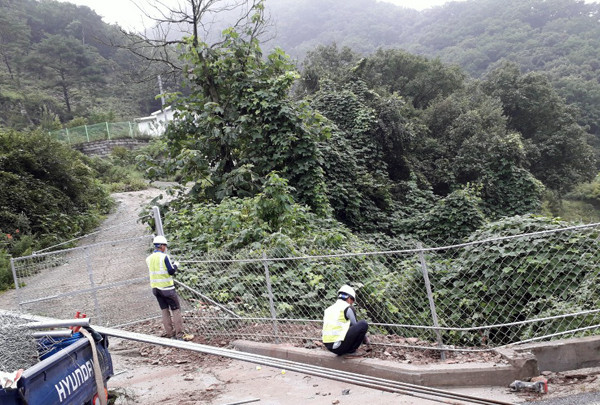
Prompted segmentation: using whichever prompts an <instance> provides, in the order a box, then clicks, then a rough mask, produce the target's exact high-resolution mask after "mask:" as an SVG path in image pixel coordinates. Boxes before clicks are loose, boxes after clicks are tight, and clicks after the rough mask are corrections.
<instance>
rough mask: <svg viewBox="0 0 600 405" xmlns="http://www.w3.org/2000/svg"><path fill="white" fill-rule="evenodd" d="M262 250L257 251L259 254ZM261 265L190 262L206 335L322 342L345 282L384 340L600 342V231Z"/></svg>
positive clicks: (280, 257)
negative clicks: (596, 338) (597, 337)
mask: <svg viewBox="0 0 600 405" xmlns="http://www.w3.org/2000/svg"><path fill="white" fill-rule="evenodd" d="M259 251H260V250H257V252H259ZM269 253H270V255H267V254H266V253H256V254H255V256H258V257H254V258H248V257H246V258H243V257H232V256H231V254H229V253H226V254H225V253H224V254H220V255H219V254H213V255H212V256H207V255H202V256H201V255H197V254H194V253H189V254H186V255H185V257H184V256H180V261H181V262H182V263H183V266H182V272H181V275H180V276H179V278H178V280H179V291H180V295H181V296H182V297H184V298H185V299H187V300H188V301H189V302H190V304H191V306H192V307H193V308H194V310H193V311H192V312H191V313H190V315H189V316H188V318H189V320H190V321H191V322H195V323H196V324H197V325H196V326H197V327H198V328H199V333H202V334H205V335H209V336H210V335H214V336H219V335H226V336H239V337H243V338H247V339H254V340H271V341H273V340H274V341H289V340H293V339H304V340H307V341H310V340H319V339H320V327H321V323H320V320H321V318H322V315H323V310H324V309H325V308H326V307H327V306H329V305H330V304H332V303H333V302H334V301H335V299H336V292H337V289H338V288H339V287H340V286H341V285H342V284H346V283H348V284H351V285H353V286H354V287H355V288H356V289H357V295H358V297H357V299H358V300H357V304H358V305H357V308H358V314H359V318H363V319H366V320H367V321H369V323H370V324H371V328H370V330H371V332H372V333H373V334H376V335H378V336H382V337H386V336H387V337H390V336H396V337H398V336H400V337H402V338H403V339H405V340H406V339H409V341H410V342H413V343H414V342H423V341H425V342H429V346H430V347H442V348H449V347H470V348H490V347H497V346H502V345H507V344H513V343H518V342H524V341H531V340H547V339H552V338H558V337H565V338H566V337H573V336H585V335H591V334H597V333H598V328H599V327H600V310H599V308H600V306H599V305H598V304H599V302H598V300H599V298H598V296H599V294H598V292H599V291H598V289H599V288H600V287H598V285H599V283H598V281H599V280H598V278H599V271H600V270H599V269H600V266H599V265H600V240H599V232H598V227H597V224H595V225H589V226H580V227H573V228H566V229H557V230H552V231H544V232H538V233H531V234H525V235H515V236H511V237H503V238H495V239H489V240H483V241H474V242H471V243H466V244H462V245H455V246H446V247H422V246H419V247H416V248H415V249H409V250H401V251H391V252H370V253H364V252H363V253H360V252H358V253H347V254H338V255H325V256H307V257H285V254H283V252H277V251H274V250H271V251H270V252H269Z"/></svg>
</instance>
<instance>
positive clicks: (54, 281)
mask: <svg viewBox="0 0 600 405" xmlns="http://www.w3.org/2000/svg"><path fill="white" fill-rule="evenodd" d="M107 225H108V226H107V227H105V228H103V229H101V230H98V231H97V232H94V233H92V234H89V235H86V236H85V237H82V238H80V239H79V240H77V242H79V243H80V244H82V246H78V247H74V248H68V249H62V250H59V251H51V252H48V251H39V252H36V253H35V254H33V255H31V256H26V257H19V258H15V259H12V260H11V266H12V271H13V277H14V278H15V286H16V297H17V302H18V307H19V309H20V310H22V311H25V312H28V313H33V314H36V315H42V316H49V317H53V318H59V319H65V318H72V317H73V316H74V315H75V314H76V312H81V313H85V314H86V315H87V316H88V317H91V318H93V322H94V324H96V325H103V326H115V325H119V324H122V323H127V322H132V321H136V320H140V319H144V318H150V317H154V316H156V314H157V307H156V299H155V298H154V296H152V294H151V292H150V288H149V281H148V269H147V267H146V263H145V258H146V256H147V255H148V254H149V252H150V247H151V242H152V235H150V234H149V232H147V231H146V229H145V226H143V225H141V224H140V223H139V221H138V220H137V219H134V220H131V221H130V222H127V223H119V224H110V223H109V224H107ZM70 242H72V241H70ZM65 243H68V242H65ZM58 247H60V246H54V247H52V248H54V249H56V248H58ZM52 248H49V249H52Z"/></svg>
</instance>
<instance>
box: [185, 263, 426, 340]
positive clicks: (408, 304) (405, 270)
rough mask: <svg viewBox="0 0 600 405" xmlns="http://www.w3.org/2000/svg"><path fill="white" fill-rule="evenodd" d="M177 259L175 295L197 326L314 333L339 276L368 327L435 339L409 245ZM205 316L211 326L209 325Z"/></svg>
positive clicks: (284, 334)
mask: <svg viewBox="0 0 600 405" xmlns="http://www.w3.org/2000/svg"><path fill="white" fill-rule="evenodd" d="M182 263H183V266H182V272H181V274H180V276H179V277H178V280H179V281H180V295H181V296H182V297H183V298H185V299H187V300H189V301H190V303H191V304H192V306H193V307H194V308H195V311H196V312H195V314H196V315H195V316H196V317H197V318H201V319H202V320H203V321H204V322H203V323H201V331H200V332H201V333H203V334H208V335H219V334H223V335H228V336H232V335H235V336H239V337H245V338H252V335H254V338H257V339H260V340H264V339H266V338H271V339H270V340H273V339H274V340H289V339H306V340H311V339H317V340H319V339H320V334H321V319H322V317H323V311H324V309H325V308H327V307H328V306H329V305H331V304H333V303H334V302H335V300H336V298H337V291H338V289H339V288H340V287H341V286H342V285H343V284H352V285H354V286H356V287H357V288H358V293H357V294H358V296H357V304H358V305H357V311H358V316H359V318H362V319H366V320H367V321H369V322H370V323H371V325H372V332H373V333H377V334H384V335H385V334H396V335H402V336H405V337H418V338H422V339H429V340H432V339H433V340H435V339H434V336H435V334H434V330H433V329H432V328H431V327H432V326H433V324H432V317H431V312H430V307H429V303H428V302H429V301H428V295H427V291H426V288H425V284H424V283H423V277H422V271H421V267H420V265H419V257H418V254H417V252H416V251H408V252H398V253H393V254H385V253H376V254H372V253H355V254H344V255H332V256H315V257H298V258H293V257H282V258H267V257H266V255H265V256H264V257H261V258H255V259H235V258H229V257H226V256H225V255H221V256H216V257H206V256H205V257H202V258H197V257H194V255H193V254H188V255H187V256H185V257H183V258H182ZM209 319H211V320H214V321H215V325H216V324H218V325H219V327H218V328H214V329H212V328H211V323H210V322H207V321H208V320H209ZM414 325H417V326H426V328H419V327H415V326H414ZM257 329H260V333H259V331H258V330H257Z"/></svg>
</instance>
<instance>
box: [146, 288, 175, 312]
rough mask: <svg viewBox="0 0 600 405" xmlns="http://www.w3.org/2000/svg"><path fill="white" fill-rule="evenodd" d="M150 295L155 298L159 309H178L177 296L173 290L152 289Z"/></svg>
mask: <svg viewBox="0 0 600 405" xmlns="http://www.w3.org/2000/svg"><path fill="white" fill-rule="evenodd" d="M152 294H154V296H155V297H156V300H157V301H158V306H159V307H160V309H167V308H171V310H172V311H175V310H176V309H179V296H178V295H177V291H175V289H174V288H173V289H171V290H159V289H158V288H153V289H152Z"/></svg>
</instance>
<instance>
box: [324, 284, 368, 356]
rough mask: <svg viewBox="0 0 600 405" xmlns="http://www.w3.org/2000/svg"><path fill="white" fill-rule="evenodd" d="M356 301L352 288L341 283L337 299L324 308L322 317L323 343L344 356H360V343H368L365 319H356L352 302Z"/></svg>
mask: <svg viewBox="0 0 600 405" xmlns="http://www.w3.org/2000/svg"><path fill="white" fill-rule="evenodd" d="M355 301H356V293H355V292H354V289H353V288H352V287H350V286H348V285H343V286H342V287H341V288H340V290H339V291H338V300H337V301H336V302H335V304H333V305H331V306H330V307H329V308H327V309H326V310H325V315H324V317H323V344H324V345H325V347H326V348H327V350H329V351H330V352H332V353H335V354H337V355H338V356H342V355H344V357H348V358H350V357H361V356H363V355H364V354H365V353H364V352H363V351H359V350H358V347H359V346H360V345H361V344H362V343H366V344H368V343H369V339H368V337H367V330H368V329H369V325H368V324H367V322H366V321H357V320H356V312H355V311H354V308H353V307H352V304H354V302H355Z"/></svg>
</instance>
